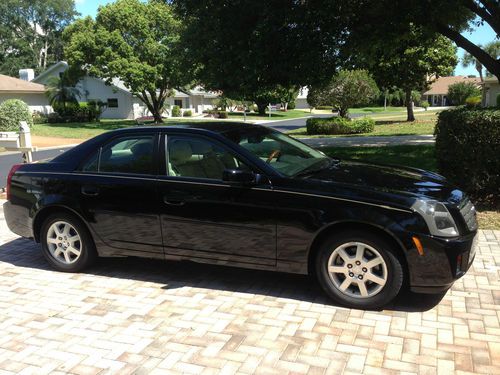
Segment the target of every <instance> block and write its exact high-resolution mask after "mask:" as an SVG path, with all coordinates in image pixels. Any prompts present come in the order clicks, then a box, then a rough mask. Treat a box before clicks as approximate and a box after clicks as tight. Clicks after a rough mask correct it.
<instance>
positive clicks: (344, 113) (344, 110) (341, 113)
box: [339, 107, 349, 118]
mask: <svg viewBox="0 0 500 375" xmlns="http://www.w3.org/2000/svg"><path fill="white" fill-rule="evenodd" d="M348 111H349V108H342V107H339V116H340V117H343V118H349V115H348Z"/></svg>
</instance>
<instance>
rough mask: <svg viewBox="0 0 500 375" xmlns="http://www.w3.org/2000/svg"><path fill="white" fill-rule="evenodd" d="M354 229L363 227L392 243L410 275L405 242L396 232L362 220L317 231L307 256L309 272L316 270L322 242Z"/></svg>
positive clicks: (331, 225) (340, 223) (364, 229)
mask: <svg viewBox="0 0 500 375" xmlns="http://www.w3.org/2000/svg"><path fill="white" fill-rule="evenodd" d="M353 229H361V230H363V231H365V232H370V233H372V234H375V235H378V236H381V237H382V238H384V239H385V240H386V241H388V242H389V243H391V244H392V245H393V246H394V249H395V250H396V256H397V257H398V258H399V259H400V260H401V262H402V266H403V268H404V270H405V272H406V274H407V275H409V266H408V262H407V259H406V253H405V247H404V245H403V243H402V242H401V241H400V240H399V239H398V238H397V237H396V235H394V233H392V232H390V231H388V230H387V229H386V228H384V227H381V226H378V225H375V224H373V223H366V222H362V221H342V222H336V223H331V224H329V225H327V226H325V227H324V228H322V229H321V230H320V231H319V232H318V233H316V235H315V237H314V239H313V240H312V242H311V244H310V245H309V249H308V256H307V270H308V273H309V274H313V273H314V272H315V267H314V260H315V259H316V255H317V254H318V252H319V250H320V248H321V244H322V243H323V242H324V241H326V239H327V238H329V237H330V236H332V235H335V233H339V232H342V231H347V230H353Z"/></svg>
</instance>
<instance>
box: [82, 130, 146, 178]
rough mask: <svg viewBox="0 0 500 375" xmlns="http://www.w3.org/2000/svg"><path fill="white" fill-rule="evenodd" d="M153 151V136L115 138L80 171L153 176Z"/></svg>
mask: <svg viewBox="0 0 500 375" xmlns="http://www.w3.org/2000/svg"><path fill="white" fill-rule="evenodd" d="M153 150H154V136H136V137H122V138H117V139H115V140H113V141H112V142H110V143H108V144H107V145H105V146H103V147H101V148H100V149H99V150H98V152H96V153H95V154H94V155H93V156H92V157H91V158H90V159H89V160H88V161H87V162H86V163H85V164H84V165H83V167H82V171H84V172H115V173H133V174H154V170H153V166H154V160H153Z"/></svg>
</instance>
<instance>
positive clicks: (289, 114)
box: [228, 109, 310, 121]
mask: <svg viewBox="0 0 500 375" xmlns="http://www.w3.org/2000/svg"><path fill="white" fill-rule="evenodd" d="M228 115H229V118H230V119H232V120H238V121H243V113H242V112H228ZM306 116H310V114H309V113H306V112H304V111H303V110H300V109H291V110H289V111H286V112H283V111H273V112H271V117H269V113H266V115H264V116H260V115H259V114H258V113H255V112H251V113H250V114H247V120H253V121H265V120H288V119H294V118H300V117H306Z"/></svg>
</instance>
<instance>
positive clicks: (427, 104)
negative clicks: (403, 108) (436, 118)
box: [420, 100, 430, 111]
mask: <svg viewBox="0 0 500 375" xmlns="http://www.w3.org/2000/svg"><path fill="white" fill-rule="evenodd" d="M420 106H421V107H422V108H423V109H425V110H426V111H427V108H429V106H430V104H429V102H428V101H427V100H424V101H423V102H422V103H420Z"/></svg>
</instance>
